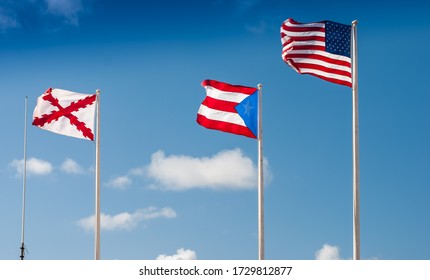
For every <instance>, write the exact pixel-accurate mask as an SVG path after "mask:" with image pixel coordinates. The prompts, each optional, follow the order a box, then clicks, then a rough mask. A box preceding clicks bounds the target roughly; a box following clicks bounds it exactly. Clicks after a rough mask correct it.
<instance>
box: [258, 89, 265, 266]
mask: <svg viewBox="0 0 430 280" xmlns="http://www.w3.org/2000/svg"><path fill="white" fill-rule="evenodd" d="M262 88H263V85H262V84H258V259H259V260H264V178H263V128H262V124H263V122H262V107H263V106H262Z"/></svg>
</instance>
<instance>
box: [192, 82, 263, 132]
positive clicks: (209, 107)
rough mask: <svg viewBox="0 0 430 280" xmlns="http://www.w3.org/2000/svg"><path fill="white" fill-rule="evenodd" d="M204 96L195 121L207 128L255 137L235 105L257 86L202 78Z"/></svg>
mask: <svg viewBox="0 0 430 280" xmlns="http://www.w3.org/2000/svg"><path fill="white" fill-rule="evenodd" d="M202 86H203V87H204V88H205V89H206V98H205V99H204V100H203V102H202V104H201V105H200V108H199V110H198V112H197V123H199V124H200V125H201V126H204V127H206V128H209V129H215V130H221V131H224V132H229V133H234V134H239V135H244V136H247V137H251V138H256V135H254V134H253V133H252V131H251V130H250V129H249V128H248V127H247V126H246V124H245V122H244V121H243V119H242V118H241V117H240V115H239V114H238V113H237V111H236V109H235V106H236V105H237V104H239V103H240V102H242V101H243V100H244V99H245V98H247V97H248V96H249V95H251V94H253V93H254V92H255V91H256V90H257V88H252V87H246V86H239V85H230V84H227V83H223V82H218V81H215V80H204V81H203V82H202Z"/></svg>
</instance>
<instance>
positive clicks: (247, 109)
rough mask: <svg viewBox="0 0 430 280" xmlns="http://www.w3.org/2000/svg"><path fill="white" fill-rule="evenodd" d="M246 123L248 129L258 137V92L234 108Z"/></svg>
mask: <svg viewBox="0 0 430 280" xmlns="http://www.w3.org/2000/svg"><path fill="white" fill-rule="evenodd" d="M234 108H235V109H236V111H237V113H238V114H239V116H240V117H241V118H242V119H243V121H244V122H245V125H246V127H248V128H249V130H251V131H252V133H254V135H255V136H256V137H258V129H257V128H258V123H257V122H258V120H257V116H258V91H256V92H254V93H253V94H251V95H250V96H248V97H247V98H245V99H244V100H243V101H242V102H240V103H239V104H237V105H236V106H235V107H234Z"/></svg>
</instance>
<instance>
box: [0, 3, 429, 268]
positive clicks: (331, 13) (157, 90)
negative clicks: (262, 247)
mask: <svg viewBox="0 0 430 280" xmlns="http://www.w3.org/2000/svg"><path fill="white" fill-rule="evenodd" d="M152 2H153V3H152ZM428 9H429V6H428V4H427V3H425V2H424V1H409V2H399V3H397V2H391V1H379V2H378V3H375V2H364V3H363V2H359V1H356V2H354V3H349V2H347V1H345V2H342V3H339V1H324V2H321V1H306V2H303V1H302V2H301V1H277V0H269V1H262V0H248V1H246V0H234V1H227V0H213V1H150V2H148V1H129V0H124V1H101V0H89V1H83V0H82V1H81V0H24V1H19V2H18V1H7V0H1V1H0V61H1V64H0V69H1V76H0V81H1V83H0V97H1V100H2V105H3V106H2V107H3V109H2V110H1V111H0V124H1V127H2V131H3V132H2V137H1V138H0V144H1V147H2V148H1V149H0V222H1V228H2V230H1V231H0V259H3V260H9V259H12V260H13V259H18V258H19V253H20V252H19V247H20V242H21V206H22V204H21V198H22V177H21V174H20V168H19V167H20V166H21V165H20V164H21V162H22V159H23V130H24V128H23V126H24V99H25V96H28V103H29V104H28V108H29V109H28V111H29V118H28V121H29V123H30V122H31V117H30V116H31V114H32V111H33V108H34V106H35V104H36V99H37V97H38V96H39V95H41V94H42V93H43V92H44V91H45V90H46V89H47V88H49V87H55V88H61V89H67V90H71V91H76V92H82V93H93V92H95V90H96V89H101V91H102V96H101V122H102V124H101V135H100V136H101V138H100V139H101V180H102V189H101V211H102V213H103V215H102V216H103V217H102V218H103V227H102V233H101V257H102V259H157V258H159V259H163V258H168V259H169V258H170V259H177V258H185V259H257V258H258V254H257V250H258V246H257V189H256V185H257V183H256V168H257V167H256V166H257V142H256V141H255V140H253V139H248V138H246V137H242V136H237V135H232V134H228V133H223V132H219V131H213V130H208V129H205V128H203V127H201V126H199V125H198V124H197V123H196V121H195V118H196V113H197V110H198V108H199V106H200V103H201V102H202V100H203V99H204V96H205V92H204V88H203V87H201V86H200V83H201V82H202V81H203V80H204V79H215V80H220V81H224V82H228V83H232V84H242V85H246V86H256V85H257V84H258V83H261V84H263V130H264V157H265V159H266V163H267V165H266V173H265V176H266V190H265V204H266V207H265V215H266V217H265V218H266V221H265V229H266V232H265V233H266V240H265V241H266V258H267V259H298V260H301V259H330V258H337V259H351V258H352V152H351V145H352V144H351V143H352V140H351V137H352V128H351V115H352V112H351V107H352V106H351V90H350V88H347V87H345V86H340V85H335V84H331V83H328V82H326V81H323V80H320V79H317V78H315V77H312V76H309V75H299V74H297V73H296V72H295V71H294V70H293V69H291V68H290V67H289V66H288V65H286V64H285V63H284V62H283V61H282V59H281V49H282V47H281V42H280V33H279V30H280V26H281V24H282V22H283V21H284V20H285V19H287V18H289V17H292V18H294V19H295V20H297V21H299V22H312V21H320V20H324V19H328V20H333V21H337V22H340V23H345V24H349V23H351V22H352V21H353V20H355V19H356V20H358V21H359V24H358V59H359V61H358V68H359V70H358V75H359V114H360V167H361V170H360V171H361V176H360V179H361V245H362V246H361V252H362V258H363V259H413V260H414V259H430V250H429V249H430V238H429V233H430V219H429V218H428V215H429V213H430V204H429V203H428V198H429V197H430V188H429V187H430V182H429V176H428V174H429V170H430V163H429V162H430V161H429V160H430V146H429V143H430V126H429V123H430V113H429V106H430V92H429V88H430V80H429V79H428V78H427V72H428V69H427V66H428V65H429V63H430V56H429V55H428V53H427V52H426V46H428V45H429V43H430V23H429V21H428V20H427V18H428V15H427V11H428ZM27 151H28V154H27V155H28V160H29V162H28V176H27V204H26V207H27V212H26V231H25V234H26V237H25V243H26V246H27V250H28V252H27V254H26V259H35V260H36V259H37V260H38V259H41V260H51V259H66V260H68V259H92V258H93V251H94V242H93V239H94V238H93V232H92V229H91V228H90V227H89V226H88V221H89V220H90V219H91V216H92V215H93V214H94V151H95V146H94V143H92V142H89V141H85V140H80V139H75V138H70V137H65V136H61V135H58V134H54V133H50V132H47V131H44V130H41V129H38V128H36V127H33V126H29V127H28V145H27ZM228 171H230V172H228ZM231 171H234V172H231ZM197 174H198V175H201V176H197Z"/></svg>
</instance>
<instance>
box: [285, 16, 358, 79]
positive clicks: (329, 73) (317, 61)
mask: <svg viewBox="0 0 430 280" xmlns="http://www.w3.org/2000/svg"><path fill="white" fill-rule="evenodd" d="M281 42H282V59H283V60H284V61H285V62H286V63H287V64H288V65H290V66H291V67H292V68H293V69H294V70H296V71H297V72H298V73H300V74H310V75H314V76H316V77H319V78H321V79H324V80H326V81H329V82H332V83H336V84H341V85H345V86H349V87H351V86H352V81H351V52H350V48H351V46H350V45H351V26H350V25H345V24H341V23H337V22H333V21H321V22H314V23H299V22H297V21H295V20H294V19H291V18H289V19H287V20H286V21H284V22H283V23H282V26H281Z"/></svg>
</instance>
